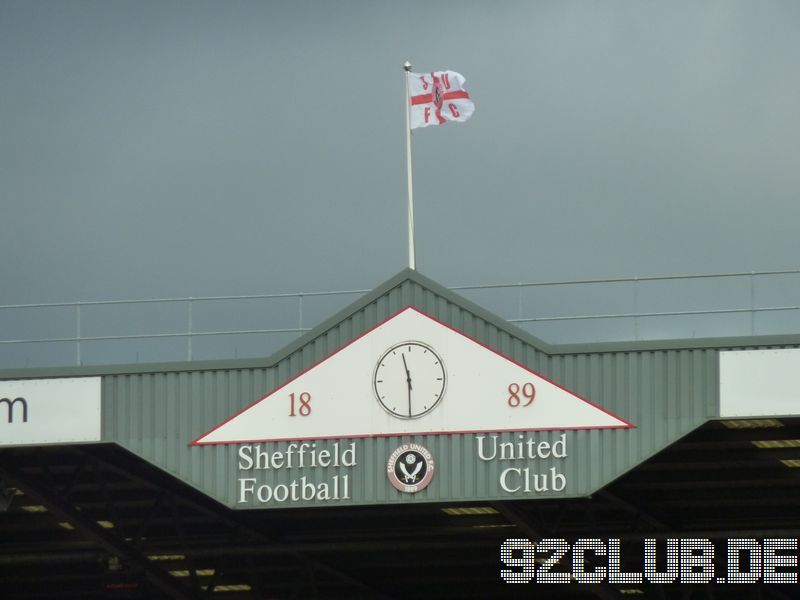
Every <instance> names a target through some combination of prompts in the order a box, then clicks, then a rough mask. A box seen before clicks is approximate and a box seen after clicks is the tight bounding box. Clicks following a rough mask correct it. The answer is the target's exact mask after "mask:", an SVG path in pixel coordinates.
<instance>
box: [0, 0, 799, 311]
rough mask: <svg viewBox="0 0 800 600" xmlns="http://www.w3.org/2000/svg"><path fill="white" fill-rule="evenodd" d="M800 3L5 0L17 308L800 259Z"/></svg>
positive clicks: (10, 250)
mask: <svg viewBox="0 0 800 600" xmlns="http://www.w3.org/2000/svg"><path fill="white" fill-rule="evenodd" d="M798 31H800V3H797V2H793V1H785V2H779V1H774V0H770V1H765V2H736V1H730V0H727V1H718V2H711V1H705V2H697V1H695V0H692V1H669V2H667V1H661V2H643V1H641V0H636V1H629V2H577V1H571V0H568V1H562V0H559V1H537V2H529V1H517V2H469V1H463V0H462V1H459V2H436V1H431V0H425V1H421V2H388V1H387V2H374V1H366V0H365V1H360V2H359V1H350V2H323V1H300V2H267V1H262V2H243V1H235V0H234V1H228V2H161V1H158V2H141V1H136V2H133V1H131V2H121V1H118V2H107V1H65V0H60V1H50V2H44V1H33V2H31V1H19V2H12V1H9V0H0V90H1V91H0V207H1V208H2V215H3V218H2V235H0V254H1V255H2V262H1V263H0V269H1V272H0V279H2V285H1V286H0V304H8V303H16V302H44V301H56V300H91V299H111V298H128V297H163V296H171V295H187V296H188V295H194V296H201V295H210V294H240V293H258V292H284V291H301V290H305V291H309V290H323V289H346V288H365V287H372V286H374V285H376V284H377V283H379V282H381V281H382V280H384V279H386V278H388V277H390V276H391V275H393V274H394V273H395V272H397V271H398V270H400V269H401V268H403V267H404V266H405V260H406V249H405V244H406V238H405V221H404V218H405V172H404V154H403V151H404V150H403V112H402V102H403V97H402V94H403V78H402V69H401V65H402V63H403V61H404V60H406V59H409V60H411V61H412V62H413V63H414V65H415V68H416V69H418V70H432V69H439V68H449V69H453V70H457V71H459V72H461V73H463V74H464V75H465V77H466V78H467V89H468V90H469V91H470V93H471V94H472V97H473V98H474V101H475V104H476V112H475V116H474V117H473V119H472V120H471V121H470V122H468V123H466V124H448V125H446V126H444V127H440V128H430V129H427V130H422V131H419V132H418V133H416V134H415V136H414V159H415V163H414V164H415V183H416V186H415V190H416V199H417V206H416V209H417V218H418V221H417V229H418V240H417V246H418V247H417V252H418V262H419V269H420V271H421V272H422V273H424V274H426V275H428V276H430V277H432V278H434V279H436V280H438V281H440V282H441V283H443V284H445V285H457V284H464V283H492V282H500V281H532V280H541V279H553V278H558V279H561V278H573V277H597V276H613V275H652V274H667V273H676V272H681V273H683V272H686V273H702V272H715V271H741V270H746V271H749V270H753V269H756V270H758V269H782V268H795V267H797V266H798V253H797V250H798V242H797V223H798V221H799V220H800V203H798V201H797V200H798V198H797V195H798V190H800V169H799V168H798V164H797V160H798V156H800V116H799V112H798V111H799V109H798V107H800V69H798V64H799V63H798V59H800V35H798Z"/></svg>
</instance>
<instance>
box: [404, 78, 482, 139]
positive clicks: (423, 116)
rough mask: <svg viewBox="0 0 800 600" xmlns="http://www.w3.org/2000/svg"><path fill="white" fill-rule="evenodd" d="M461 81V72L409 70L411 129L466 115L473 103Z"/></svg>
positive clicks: (441, 122)
mask: <svg viewBox="0 0 800 600" xmlns="http://www.w3.org/2000/svg"><path fill="white" fill-rule="evenodd" d="M464 81H465V79H464V76H463V75H461V74H460V73H456V72H455V71H435V72H433V73H409V88H410V95H411V98H410V102H411V129H416V128H418V127H427V126H428V125H442V124H443V123H444V122H445V121H458V122H464V121H466V120H467V119H469V118H470V117H471V116H472V113H473V112H475V105H474V104H473V103H472V100H470V99H469V94H468V93H467V91H466V90H465V89H464Z"/></svg>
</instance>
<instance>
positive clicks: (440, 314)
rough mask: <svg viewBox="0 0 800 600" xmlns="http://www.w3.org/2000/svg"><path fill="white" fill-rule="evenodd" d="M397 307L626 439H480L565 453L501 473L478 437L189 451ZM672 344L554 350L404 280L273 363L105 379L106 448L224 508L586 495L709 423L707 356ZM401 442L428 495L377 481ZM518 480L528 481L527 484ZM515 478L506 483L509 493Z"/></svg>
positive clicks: (607, 435) (502, 464) (711, 397)
mask: <svg viewBox="0 0 800 600" xmlns="http://www.w3.org/2000/svg"><path fill="white" fill-rule="evenodd" d="M406 306H413V307H416V308H417V309H419V310H420V311H422V312H424V313H426V314H428V315H431V316H432V317H434V318H436V319H438V320H439V321H441V322H443V323H445V324H446V325H449V326H450V327H452V328H454V329H456V330H457V331H459V332H461V333H463V334H465V335H466V336H468V337H470V338H473V339H474V340H477V341H478V342H480V343H482V344H484V345H486V346H489V347H490V348H492V349H494V350H496V351H497V352H499V353H501V354H503V355H505V356H508V357H510V358H512V359H513V360H514V361H516V362H518V363H520V364H522V365H524V366H526V367H528V368H529V369H531V370H533V371H535V372H537V373H540V374H542V375H543V376H545V377H547V378H549V379H551V380H553V381H555V382H557V383H558V384H560V385H562V386H564V387H566V388H568V389H570V390H573V391H574V392H576V393H577V394H578V395H580V396H582V397H584V398H587V399H590V400H591V401H592V402H593V403H595V404H597V405H599V406H601V407H603V408H604V409H606V410H608V411H610V412H611V413H614V414H615V415H618V416H619V417H621V418H622V419H625V420H627V421H629V422H630V423H632V424H634V425H635V426H636V427H635V428H634V429H606V430H577V431H564V432H561V431H547V432H527V433H524V434H518V433H502V434H498V437H497V438H493V437H491V436H485V437H484V440H483V442H482V443H483V444H484V447H483V452H484V454H487V453H488V452H489V451H490V450H491V449H492V448H493V447H494V446H493V445H494V444H497V445H498V447H500V445H501V444H503V443H507V442H513V443H516V442H519V441H525V442H526V441H527V438H528V437H531V438H533V439H534V440H535V443H536V444H539V443H540V442H541V441H546V442H548V443H549V446H550V447H552V445H553V444H556V443H557V442H559V441H560V440H562V439H563V443H564V445H565V447H566V454H567V456H566V457H563V458H560V457H555V456H549V457H546V458H535V459H528V458H525V459H514V460H507V461H501V460H482V459H481V458H479V457H478V448H477V444H478V442H477V438H478V435H476V434H447V435H425V436H397V437H381V438H371V439H369V438H368V439H354V440H321V441H317V442H316V446H315V449H316V450H317V451H321V450H325V449H327V450H329V451H331V452H334V451H337V449H338V451H339V452H342V451H343V450H344V449H346V448H350V447H351V444H352V448H353V450H354V452H353V454H354V455H355V462H356V464H355V465H354V466H345V465H341V466H339V467H334V466H327V467H322V466H316V467H308V466H306V467H304V468H302V469H300V468H297V467H292V468H282V469H249V470H248V469H240V468H239V467H240V466H245V467H246V466H247V465H246V464H245V465H240V462H241V460H240V457H239V455H238V452H239V448H240V446H239V445H237V444H230V445H214V446H201V447H198V446H190V442H191V440H193V439H195V438H197V437H198V436H199V435H201V434H203V433H204V432H206V431H208V430H210V429H211V428H213V427H214V426H215V425H217V424H219V423H221V422H223V421H225V420H226V419H228V418H229V417H230V416H231V415H234V414H235V413H237V412H239V411H241V410H242V409H243V408H245V407H247V406H249V405H250V404H252V403H253V402H254V401H256V400H257V399H259V398H261V397H263V396H265V395H266V394H267V393H269V392H270V391H271V390H273V389H275V388H276V387H278V386H280V385H282V384H283V383H285V382H287V381H288V380H290V379H291V378H293V377H295V376H296V375H298V374H299V373H301V372H303V371H304V370H306V369H308V368H309V367H311V366H313V365H315V364H316V363H318V362H319V361H321V360H323V359H324V358H326V357H327V356H329V355H330V354H331V353H333V352H335V351H336V350H338V349H340V348H341V347H342V346H344V345H346V344H347V343H348V342H351V341H352V340H354V339H355V338H357V337H358V336H360V335H361V334H363V333H364V332H365V331H368V330H370V329H371V328H373V327H375V326H376V325H378V324H379V323H381V322H382V321H384V320H386V319H387V318H389V317H390V316H391V315H393V314H395V313H397V312H398V311H400V310H401V309H403V308H404V307H406ZM673 346H674V347H672V348H669V347H662V348H661V349H655V350H648V349H642V348H641V347H638V348H634V347H629V348H627V349H626V348H625V347H624V346H623V345H615V346H612V347H607V348H600V347H596V346H594V347H591V346H589V347H585V348H574V347H570V348H551V347H549V346H548V345H547V344H545V343H543V342H541V341H540V340H537V339H535V338H534V337H532V336H531V335H529V334H527V333H526V332H524V331H522V330H520V329H518V328H516V327H514V326H511V325H509V324H508V323H506V322H504V321H502V320H501V319H499V318H498V317H496V316H494V315H491V314H489V313H488V312H487V311H485V310H483V309H481V308H480V307H477V306H475V305H473V304H472V303H471V302H469V301H466V300H464V299H462V298H460V297H458V296H457V295H455V294H454V293H452V292H450V291H449V290H447V289H445V288H443V287H441V286H439V285H438V284H436V283H434V282H432V281H430V280H428V279H426V278H425V277H423V276H421V275H419V274H418V273H417V272H415V271H410V270H406V271H403V272H402V273H400V274H399V275H397V276H396V277H394V278H393V279H391V280H389V281H388V282H386V283H385V284H383V285H382V286H380V287H379V288H377V289H376V290H375V291H373V292H372V293H370V294H368V295H367V296H365V297H364V298H362V299H361V300H360V301H358V302H356V303H354V304H353V305H352V306H350V307H348V308H347V309H345V310H343V311H342V312H340V313H339V314H338V315H336V316H334V317H332V318H331V319H329V320H328V321H327V322H325V323H323V324H322V325H320V326H319V327H317V328H316V329H315V330H314V331H312V332H310V333H308V334H307V335H305V336H303V337H302V338H300V339H298V340H297V341H296V342H294V343H293V344H291V345H290V346H289V347H287V348H285V349H284V350H283V351H281V352H279V353H278V354H277V355H275V356H273V357H271V358H270V359H266V360H264V361H254V360H250V361H221V362H218V363H204V364H199V363H185V364H181V365H169V366H159V367H158V368H154V369H151V370H147V369H139V370H138V372H136V370H135V369H131V370H129V371H128V372H125V370H124V369H120V370H119V372H118V373H117V374H107V375H104V376H103V439H104V440H106V441H112V442H116V443H118V444H120V445H122V446H124V447H125V448H127V449H129V450H130V451H132V452H134V453H136V454H137V455H139V456H141V457H143V458H144V459H146V460H147V461H149V462H151V463H153V464H154V465H157V466H158V467H160V468H162V469H164V470H166V471H167V472H169V473H171V474H173V475H175V476H176V477H178V478H180V479H181V480H183V481H185V482H187V483H189V484H190V485H192V486H194V487H196V488H197V489H199V490H201V491H203V492H205V493H206V494H208V495H210V496H212V497H214V498H216V499H218V500H219V501H220V502H223V503H225V504H227V505H229V506H231V507H234V508H278V507H280V508H286V507H289V506H310V505H328V506H331V505H335V504H342V505H344V504H379V503H403V502H451V501H465V500H491V499H498V498H500V499H506V498H507V499H513V498H516V499H525V498H527V499H530V498H538V497H540V498H548V497H566V496H585V495H589V494H591V493H592V492H594V491H596V490H597V489H599V488H601V487H603V486H604V485H606V484H607V483H609V482H610V481H611V480H613V479H615V478H617V477H619V476H620V475H621V474H623V473H624V472H626V471H628V470H629V469H631V468H633V467H634V466H636V465H637V464H639V463H640V462H642V461H643V460H645V459H647V458H648V457H650V456H652V455H653V454H655V453H656V452H658V451H659V450H661V449H663V448H664V447H665V446H667V445H669V444H670V443H672V442H674V441H675V440H677V439H679V438H680V437H682V436H683V435H685V434H686V433H688V432H689V431H691V430H692V429H694V428H696V427H698V426H699V425H701V424H702V423H704V422H705V421H706V420H707V419H708V418H710V417H713V416H715V414H716V410H717V408H716V407H717V387H718V386H717V380H718V376H717V364H718V361H717V350H716V349H714V348H710V347H701V348H681V347H680V344H673ZM411 442H413V443H419V444H421V445H423V446H424V447H425V448H427V449H428V450H430V451H431V453H432V455H433V456H434V460H435V465H436V468H435V477H434V478H433V480H432V481H431V483H430V485H429V486H428V487H427V488H425V489H424V490H421V491H419V492H417V493H415V494H410V493H403V492H400V491H398V490H396V489H395V488H394V487H392V486H391V485H390V483H389V481H388V479H387V475H386V465H387V459H388V457H389V455H390V454H391V453H392V451H393V450H394V449H396V448H397V447H398V446H399V445H400V444H402V443H411ZM289 443H290V442H286V441H284V442H271V443H265V444H261V451H263V452H274V451H278V452H283V453H285V452H286V451H287V447H288V446H289ZM336 444H338V446H336ZM507 468H513V469H519V471H514V473H513V478H509V479H508V480H507V485H506V487H507V488H509V489H510V490H512V491H505V490H504V489H503V488H502V486H501V485H500V484H499V479H500V477H501V475H502V472H503V471H504V470H505V469H507ZM525 469H527V471H525ZM525 476H530V477H529V478H528V479H529V481H528V483H527V484H526V485H523V483H522V479H523V478H524V477H525ZM562 476H563V478H562ZM242 479H245V480H246V481H245V482H244V483H243V482H242ZM512 479H513V482H514V484H513V485H511V484H510V483H508V482H509V481H511V480H512ZM293 482H294V484H293ZM293 485H294V489H292V486H293ZM243 486H244V487H243ZM309 486H311V487H309ZM526 487H528V488H529V489H528V490H526ZM517 488H519V489H517ZM312 489H313V495H312ZM243 490H245V491H244V492H243ZM284 496H285V497H284ZM293 497H294V498H296V500H292V498H293ZM243 500H244V501H243Z"/></svg>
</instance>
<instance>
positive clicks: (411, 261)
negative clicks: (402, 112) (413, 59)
mask: <svg viewBox="0 0 800 600" xmlns="http://www.w3.org/2000/svg"><path fill="white" fill-rule="evenodd" d="M403 69H404V70H405V72H406V175H407V176H408V267H409V268H410V269H416V268H417V259H416V256H415V250H414V178H413V176H412V174H411V83H410V79H411V63H410V62H408V61H406V62H405V64H404V65H403Z"/></svg>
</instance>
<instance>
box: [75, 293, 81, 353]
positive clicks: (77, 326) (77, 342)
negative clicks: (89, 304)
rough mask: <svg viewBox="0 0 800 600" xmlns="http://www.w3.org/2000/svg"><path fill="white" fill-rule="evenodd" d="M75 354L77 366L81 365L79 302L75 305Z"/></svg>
mask: <svg viewBox="0 0 800 600" xmlns="http://www.w3.org/2000/svg"><path fill="white" fill-rule="evenodd" d="M75 330H76V331H75V338H76V339H75V354H76V360H77V363H78V366H79V367H80V366H81V303H80V302H78V303H77V304H76V305H75Z"/></svg>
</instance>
